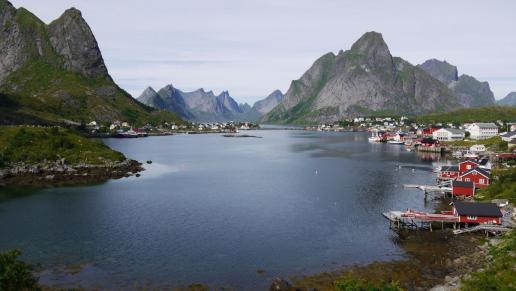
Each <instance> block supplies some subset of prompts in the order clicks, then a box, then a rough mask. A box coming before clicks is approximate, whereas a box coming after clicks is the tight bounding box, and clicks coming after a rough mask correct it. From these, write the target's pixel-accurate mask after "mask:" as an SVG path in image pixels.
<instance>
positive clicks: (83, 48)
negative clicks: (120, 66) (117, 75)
mask: <svg viewBox="0 0 516 291" xmlns="http://www.w3.org/2000/svg"><path fill="white" fill-rule="evenodd" d="M48 32H49V36H50V42H51V44H52V47H53V48H54V50H55V51H56V52H57V54H59V56H61V58H62V60H63V66H64V68H65V69H67V70H70V71H72V72H76V73H80V74H83V75H85V76H88V77H96V76H106V77H107V76H108V71H107V68H106V65H105V64H104V60H103V59H102V55H101V53H100V49H99V46H98V44H97V41H96V39H95V36H93V33H92V31H91V29H90V27H89V26H88V24H87V23H86V21H85V20H84V18H82V14H81V12H80V11H79V10H77V9H75V8H71V9H68V10H66V11H65V13H63V15H61V17H59V18H58V19H56V20H54V21H53V22H52V23H50V25H49V26H48Z"/></svg>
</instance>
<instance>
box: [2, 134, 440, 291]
mask: <svg viewBox="0 0 516 291" xmlns="http://www.w3.org/2000/svg"><path fill="white" fill-rule="evenodd" d="M253 134H255V135H259V136H262V137H263V138H261V139H256V138H224V137H222V136H220V135H216V134H207V135H175V136H163V137H149V138H144V139H106V140H104V142H105V143H106V144H108V145H109V146H111V147H112V148H115V149H117V150H119V151H121V152H123V153H124V154H126V155H127V156H128V157H130V158H133V159H136V160H139V161H142V162H143V161H146V160H152V161H153V163H152V164H150V165H147V164H145V167H146V168H147V170H146V171H144V172H142V173H141V174H142V176H141V177H139V178H137V177H130V178H124V179H120V180H112V181H109V182H106V183H103V184H100V185H92V186H82V187H65V188H51V189H44V190H30V191H25V192H23V193H22V194H23V195H16V196H15V197H13V195H6V194H8V193H12V191H13V190H12V189H0V197H2V196H3V197H7V198H3V199H0V233H1V235H0V249H8V248H19V249H21V250H22V251H23V253H24V258H25V259H27V260H29V261H30V262H39V263H42V264H43V266H44V267H45V268H46V270H47V271H45V272H44V273H42V274H41V277H42V282H43V283H46V284H50V285H55V286H61V287H70V286H82V287H86V288H100V289H132V288H137V287H141V286H145V287H153V288H159V287H171V286H179V285H189V284H191V283H204V284H207V285H209V286H211V287H230V288H236V289H263V288H266V287H267V286H268V285H269V284H270V282H271V280H272V279H273V278H275V277H278V276H282V277H288V276H293V275H301V274H307V273H314V272H319V271H327V270H332V269H335V268H337V267H339V266H342V265H349V264H355V263H368V262H371V261H375V260H390V259H396V258H400V257H402V256H403V255H404V253H403V251H402V250H401V249H400V248H399V247H398V246H397V245H396V242H395V241H396V240H393V238H394V236H395V234H393V233H392V232H391V231H390V230H389V227H388V222H387V221H386V220H385V219H384V218H383V217H382V216H381V212H383V211H386V210H393V209H399V210H400V209H406V208H408V207H410V208H414V209H419V210H431V209H432V208H433V207H434V205H433V204H432V203H431V202H424V199H423V194H422V193H419V192H417V191H414V190H405V189H403V188H402V184H408V183H413V184H415V183H421V184H427V183H432V179H433V175H432V173H431V167H432V165H431V161H429V160H428V157H427V156H425V157H424V158H422V157H420V156H418V155H417V154H415V153H411V152H407V151H405V150H404V147H403V146H399V145H390V144H370V143H368V142H367V137H368V135H367V134H366V133H320V132H306V131H292V130H287V131H281V130H270V131H268V130H263V131H256V132H253ZM400 166H401V167H400ZM17 191H21V190H19V189H17ZM2 192H3V193H2ZM2 194H3V195H2ZM69 265H78V266H79V267H77V266H75V267H74V269H75V268H78V271H74V272H70V271H66V270H64V267H65V266H69ZM68 268H70V267H68ZM257 270H264V271H265V273H263V274H261V272H257ZM72 273H73V274H72Z"/></svg>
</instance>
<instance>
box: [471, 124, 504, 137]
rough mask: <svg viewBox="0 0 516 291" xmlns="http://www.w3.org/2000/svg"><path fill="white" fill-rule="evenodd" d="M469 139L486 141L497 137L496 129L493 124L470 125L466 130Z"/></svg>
mask: <svg viewBox="0 0 516 291" xmlns="http://www.w3.org/2000/svg"><path fill="white" fill-rule="evenodd" d="M467 131H469V132H470V134H471V135H470V138H471V139H488V138H490V137H493V136H496V135H498V127H497V126H496V124H494V123H480V122H479V123H472V124H470V125H469V127H468V128H467Z"/></svg>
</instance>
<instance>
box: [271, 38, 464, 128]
mask: <svg viewBox="0 0 516 291" xmlns="http://www.w3.org/2000/svg"><path fill="white" fill-rule="evenodd" d="M459 106H460V104H459V102H458V100H457V98H456V96H455V95H454V94H453V92H451V90H450V89H449V88H448V87H447V86H445V85H444V84H443V83H441V82H440V81H438V80H437V79H435V78H433V77H432V76H430V75H429V74H427V73H426V72H425V71H424V70H423V69H421V68H419V67H417V66H414V65H412V64H410V63H409V62H407V61H405V60H403V59H401V58H398V57H393V56H392V55H391V53H390V51H389V48H388V47H387V44H386V43H385V41H384V40H383V37H382V35H381V34H380V33H377V32H367V33H365V34H364V35H363V36H362V37H360V39H358V40H357V41H356V42H355V43H354V44H353V45H352V47H351V49H350V50H347V51H345V52H344V51H340V52H339V53H338V54H337V55H335V54H333V53H328V54H326V55H324V56H322V57H320V58H319V59H318V60H316V61H315V63H314V64H313V65H312V67H311V68H310V69H309V70H308V71H306V72H305V73H304V74H303V76H301V78H300V79H298V80H295V81H292V83H291V85H290V88H289V89H288V91H287V93H286V94H285V97H284V99H283V101H282V102H281V103H280V104H279V105H278V106H276V107H275V108H274V109H273V110H272V111H271V112H269V113H268V114H267V115H265V116H264V117H263V119H262V121H263V122H274V123H315V122H323V121H335V120H339V119H342V118H344V117H349V116H353V115H356V114H374V113H389V114H390V113H393V114H396V113H398V114H421V113H427V112H436V111H450V110H452V109H454V108H457V107H459Z"/></svg>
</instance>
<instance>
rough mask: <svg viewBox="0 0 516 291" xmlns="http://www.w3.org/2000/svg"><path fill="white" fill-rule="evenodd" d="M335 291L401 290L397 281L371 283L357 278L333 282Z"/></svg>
mask: <svg viewBox="0 0 516 291" xmlns="http://www.w3.org/2000/svg"><path fill="white" fill-rule="evenodd" d="M335 290H337V291H401V290H403V289H402V288H401V287H400V286H399V284H398V283H396V282H391V283H378V284H373V283H370V282H366V281H364V280H359V279H344V280H339V281H337V282H335Z"/></svg>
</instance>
